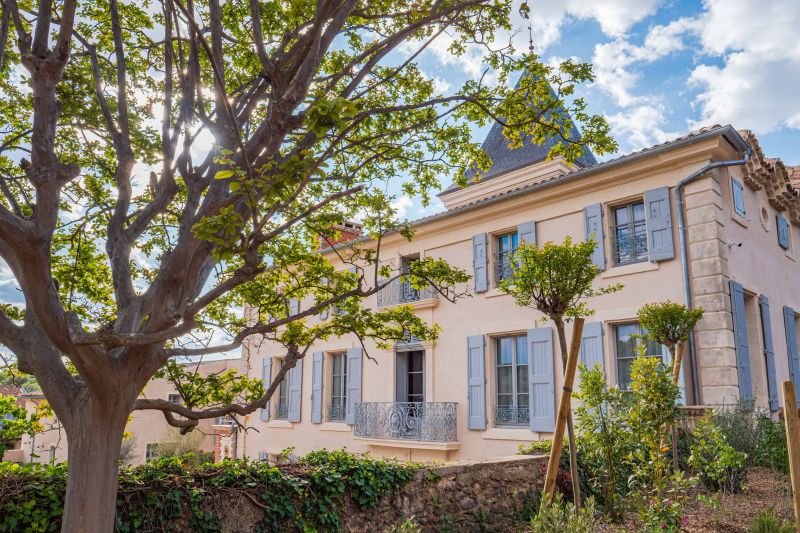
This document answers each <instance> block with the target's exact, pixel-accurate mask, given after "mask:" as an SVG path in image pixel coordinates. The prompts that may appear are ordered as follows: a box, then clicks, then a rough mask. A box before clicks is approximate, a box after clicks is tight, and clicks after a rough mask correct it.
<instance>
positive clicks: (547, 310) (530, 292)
mask: <svg viewBox="0 0 800 533" xmlns="http://www.w3.org/2000/svg"><path fill="white" fill-rule="evenodd" d="M596 246H597V243H596V241H594V239H592V240H590V241H585V242H579V243H575V244H573V243H572V239H571V238H570V237H567V238H566V239H564V242H563V243H561V244H556V243H553V242H546V243H544V246H542V247H541V248H537V247H536V245H535V244H526V243H522V244H520V246H519V247H518V248H517V253H516V255H515V256H514V262H513V264H514V266H513V275H512V276H511V277H510V278H508V279H505V280H503V281H502V282H501V283H500V290H502V291H503V292H505V293H506V294H510V295H511V296H513V297H514V299H515V300H516V302H517V305H519V306H522V307H530V308H532V309H536V310H537V311H540V312H542V313H544V314H545V315H546V316H547V317H548V318H550V319H551V320H552V321H553V322H554V323H555V326H556V331H557V332H558V344H559V348H560V351H561V361H562V364H563V365H564V367H566V364H567V335H566V332H565V322H568V321H570V320H572V319H573V318H578V317H586V316H589V315H591V314H592V312H593V311H592V310H591V309H589V308H588V307H587V305H586V301H585V300H586V298H589V297H592V296H598V295H601V294H608V293H612V292H616V291H618V290H620V289H621V288H622V285H619V284H616V285H610V286H608V287H604V288H600V289H595V288H594V287H593V286H592V285H593V282H594V280H595V278H597V275H598V274H599V273H600V269H599V268H598V267H597V266H596V265H595V264H594V263H592V254H593V252H594V249H595V247H596ZM565 386H569V385H565ZM567 433H568V436H569V451H570V471H571V473H572V489H573V494H574V497H575V503H576V505H580V486H579V483H578V465H577V452H576V444H575V430H574V428H573V424H572V413H571V412H568V414H567Z"/></svg>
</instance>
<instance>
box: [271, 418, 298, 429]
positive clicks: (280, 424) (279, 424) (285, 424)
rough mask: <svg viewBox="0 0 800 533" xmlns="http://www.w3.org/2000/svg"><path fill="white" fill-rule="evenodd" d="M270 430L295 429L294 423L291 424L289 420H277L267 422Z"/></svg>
mask: <svg viewBox="0 0 800 533" xmlns="http://www.w3.org/2000/svg"><path fill="white" fill-rule="evenodd" d="M267 427H268V428H284V429H292V428H293V427H294V423H293V422H289V421H288V420H283V419H277V420H270V421H269V422H267Z"/></svg>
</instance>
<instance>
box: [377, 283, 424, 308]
mask: <svg viewBox="0 0 800 533" xmlns="http://www.w3.org/2000/svg"><path fill="white" fill-rule="evenodd" d="M438 297H439V293H438V292H436V289H434V288H433V287H425V288H424V289H415V288H414V287H412V286H411V282H409V281H407V280H404V279H402V278H397V279H395V280H393V281H392V282H390V283H389V284H388V285H386V286H385V287H384V288H382V289H381V290H380V291H378V307H388V306H390V305H399V304H405V303H411V302H417V301H419V300H427V299H431V298H438Z"/></svg>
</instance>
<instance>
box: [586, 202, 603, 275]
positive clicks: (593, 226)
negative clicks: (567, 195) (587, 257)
mask: <svg viewBox="0 0 800 533" xmlns="http://www.w3.org/2000/svg"><path fill="white" fill-rule="evenodd" d="M583 223H584V227H585V229H586V240H587V241H588V240H589V239H591V237H592V235H593V234H594V240H595V242H596V246H595V248H594V254H592V263H594V264H595V265H596V266H597V267H598V268H600V270H605V269H606V250H605V235H604V233H603V206H602V205H601V204H594V205H590V206H588V207H585V208H584V209H583Z"/></svg>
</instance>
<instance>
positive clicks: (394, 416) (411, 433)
mask: <svg viewBox="0 0 800 533" xmlns="http://www.w3.org/2000/svg"><path fill="white" fill-rule="evenodd" d="M353 432H354V435H355V436H357V437H368V438H373V439H402V440H417V441H425V442H454V441H456V440H457V438H456V433H457V420H456V402H362V403H357V404H356V406H355V424H354V430H353Z"/></svg>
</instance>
